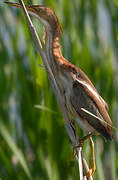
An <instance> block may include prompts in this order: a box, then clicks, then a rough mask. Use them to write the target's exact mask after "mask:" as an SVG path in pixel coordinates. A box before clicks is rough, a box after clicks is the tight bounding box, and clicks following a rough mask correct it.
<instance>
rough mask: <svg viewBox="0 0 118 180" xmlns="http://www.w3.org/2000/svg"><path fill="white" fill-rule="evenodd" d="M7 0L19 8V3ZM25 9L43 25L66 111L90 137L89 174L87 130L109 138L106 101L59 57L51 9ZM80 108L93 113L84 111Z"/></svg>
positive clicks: (57, 29) (57, 27) (57, 33)
mask: <svg viewBox="0 0 118 180" xmlns="http://www.w3.org/2000/svg"><path fill="white" fill-rule="evenodd" d="M7 3H8V4H9V5H11V6H16V7H19V8H21V5H19V4H16V3H10V2H7ZM26 9H27V11H28V12H29V13H30V14H31V15H34V16H35V17H37V18H38V19H39V20H40V21H41V22H42V23H43V25H44V27H45V32H46V33H45V52H46V55H47V59H48V61H49V64H50V67H51V69H52V72H53V73H54V76H55V79H56V81H57V84H58V87H59V90H60V93H61V94H62V98H63V97H64V102H65V105H66V108H67V110H68V113H69V114H71V115H72V117H73V118H74V119H75V120H76V122H77V123H78V125H79V127H81V128H82V129H83V130H84V132H85V133H86V134H88V136H87V137H89V138H90V145H91V151H92V164H93V167H92V169H91V171H90V172H89V175H93V173H94V171H95V163H94V144H93V141H92V138H91V136H90V135H89V134H90V133H93V132H95V133H99V134H101V135H103V136H104V137H105V138H106V139H107V140H111V139H112V128H111V127H110V126H109V125H112V122H111V119H110V117H109V115H108V113H107V110H108V105H107V103H106V102H105V101H104V100H103V98H102V97H101V96H100V95H99V93H98V92H97V90H96V89H95V87H94V86H93V84H92V82H91V81H90V80H89V78H88V77H87V76H86V74H85V73H84V72H83V71H82V70H81V69H80V68H78V67H76V66H75V65H73V64H71V63H70V62H68V61H67V60H66V59H65V58H64V57H63V55H62V52H61V48H60V43H59V40H60V36H61V34H62V30H61V26H60V24H59V21H58V18H57V16H56V15H55V13H54V12H53V11H52V10H51V9H50V8H49V7H46V6H40V5H26ZM82 108H83V109H85V110H87V111H88V112H91V113H92V114H94V115H95V116H91V115H90V114H88V113H86V112H85V111H83V110H82ZM96 117H99V118H100V119H102V120H103V121H100V120H99V119H98V118H96ZM105 122H106V123H105ZM84 139H86V138H84Z"/></svg>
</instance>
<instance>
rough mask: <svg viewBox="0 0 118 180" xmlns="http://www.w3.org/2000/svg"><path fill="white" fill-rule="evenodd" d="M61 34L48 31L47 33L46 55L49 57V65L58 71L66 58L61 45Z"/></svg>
mask: <svg viewBox="0 0 118 180" xmlns="http://www.w3.org/2000/svg"><path fill="white" fill-rule="evenodd" d="M59 40H60V36H59V35H58V33H57V34H56V33H52V32H48V33H47V32H46V35H45V48H46V55H47V58H48V62H49V65H50V67H51V69H52V70H55V71H57V70H58V68H59V65H60V64H62V61H63V59H64V57H63V55H62V52H61V47H60V42H59Z"/></svg>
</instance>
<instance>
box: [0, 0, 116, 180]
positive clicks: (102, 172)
mask: <svg viewBox="0 0 118 180" xmlns="http://www.w3.org/2000/svg"><path fill="white" fill-rule="evenodd" d="M24 2H25V3H26V4H45V5H47V6H49V7H51V8H52V9H54V11H55V12H56V14H57V16H58V18H59V20H60V23H61V25H62V28H63V35H62V39H61V44H62V51H63V54H64V57H65V58H67V59H68V60H69V61H71V62H72V63H74V64H75V65H77V66H79V67H80V68H81V69H83V70H84V71H85V73H86V74H87V75H88V77H89V78H90V79H91V80H92V82H93V83H94V85H95V87H96V88H97V90H98V91H99V93H100V94H101V95H102V97H104V99H105V100H106V101H107V102H108V104H109V114H110V116H111V119H112V120H113V124H114V125H115V126H116V127H118V1H117V0H99V1H97V0H90V1H89V0H73V1H67V0H55V1H53V0H32V1H31V0H27V1H26V0H25V1H24ZM0 6H1V7H0V178H1V179H2V180H10V179H16V180H25V179H33V180H39V179H40V180H60V179H62V180H72V179H74V180H78V179H79V173H78V165H77V161H76V159H73V158H72V151H73V149H72V145H71V142H70V141H69V138H68V135H67V133H66V130H65V124H64V120H63V117H62V115H61V113H60V109H59V107H58V104H57V101H56V98H55V96H54V94H53V92H52V89H51V87H50V84H49V81H48V79H47V75H46V72H45V70H44V69H42V68H40V67H39V65H38V64H42V60H41V58H40V55H39V53H38V52H37V49H36V46H35V44H34V42H33V40H32V37H31V34H30V32H29V29H28V25H27V23H26V19H25V17H24V14H23V12H22V10H21V9H17V8H13V7H9V6H8V5H6V4H4V1H0ZM32 20H33V23H34V24H35V27H36V29H37V30H38V32H39V36H40V37H41V38H42V35H43V27H42V25H41V24H40V22H39V21H38V20H37V19H35V18H32ZM42 65H43V64H42ZM78 133H79V135H80V136H81V137H82V136H83V135H84V134H83V132H82V131H81V130H80V129H78ZM114 136H115V138H114V140H113V141H111V142H106V141H105V140H104V139H103V138H102V137H101V136H95V137H94V141H95V155H96V165H97V169H96V173H95V175H94V180H117V179H118V143H117V141H118V132H114ZM83 152H84V155H85V157H86V159H87V161H88V163H89V164H90V162H91V159H90V147H89V142H86V143H85V144H84V147H83Z"/></svg>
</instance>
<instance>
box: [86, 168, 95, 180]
mask: <svg viewBox="0 0 118 180" xmlns="http://www.w3.org/2000/svg"><path fill="white" fill-rule="evenodd" d="M94 173H95V168H90V169H89V171H88V173H87V176H86V177H87V178H89V177H91V176H93V175H94Z"/></svg>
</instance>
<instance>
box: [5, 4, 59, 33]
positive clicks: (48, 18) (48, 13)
mask: <svg viewBox="0 0 118 180" xmlns="http://www.w3.org/2000/svg"><path fill="white" fill-rule="evenodd" d="M6 3H7V4H9V5H11V6H15V7H18V8H21V5H20V4H17V3H11V2H6ZM25 7H26V9H27V11H28V12H29V14H31V15H33V16H35V17H37V18H38V19H40V21H41V22H42V23H43V24H44V26H45V28H46V30H47V32H53V33H58V35H60V34H61V32H62V30H61V26H60V24H59V21H58V18H57V16H56V15H55V13H54V12H53V10H52V9H50V8H49V7H46V6H42V5H26V6H25Z"/></svg>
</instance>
